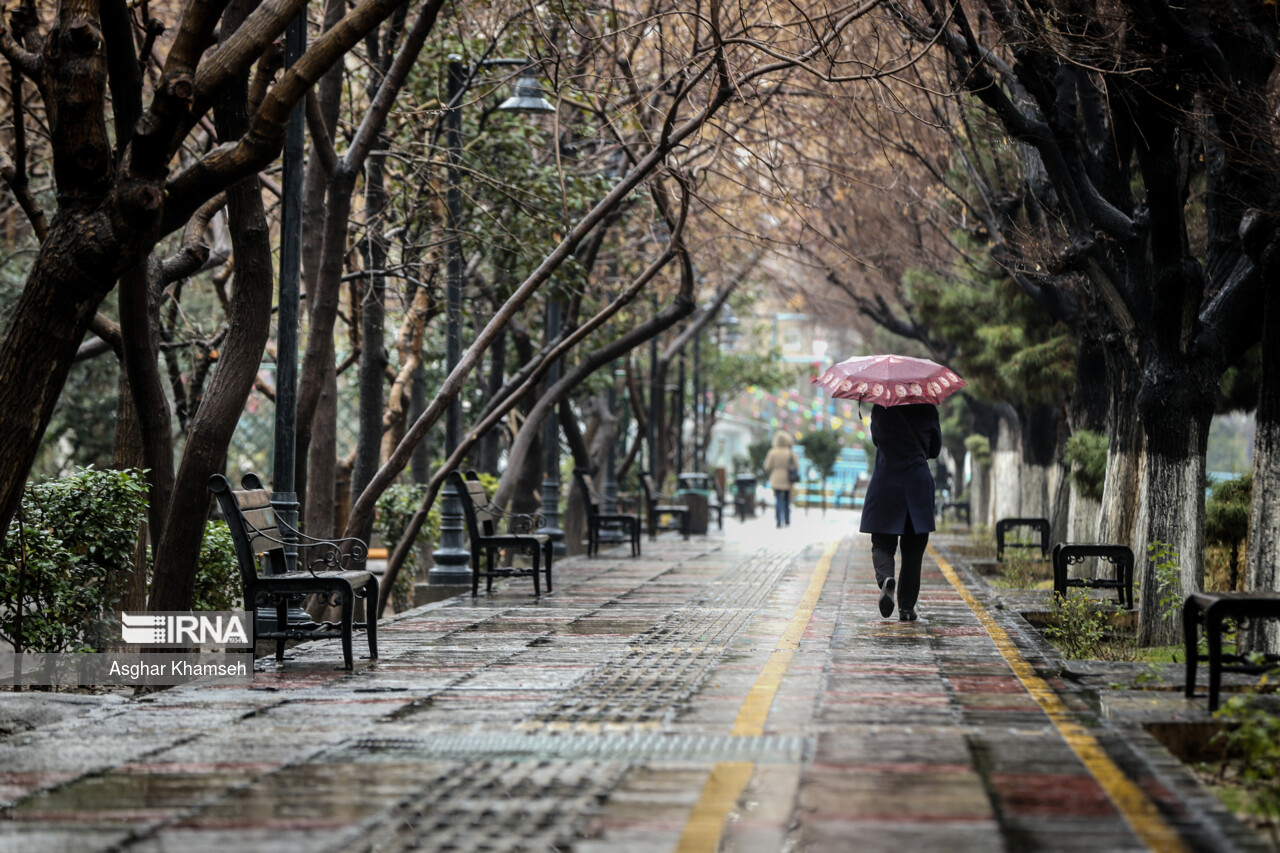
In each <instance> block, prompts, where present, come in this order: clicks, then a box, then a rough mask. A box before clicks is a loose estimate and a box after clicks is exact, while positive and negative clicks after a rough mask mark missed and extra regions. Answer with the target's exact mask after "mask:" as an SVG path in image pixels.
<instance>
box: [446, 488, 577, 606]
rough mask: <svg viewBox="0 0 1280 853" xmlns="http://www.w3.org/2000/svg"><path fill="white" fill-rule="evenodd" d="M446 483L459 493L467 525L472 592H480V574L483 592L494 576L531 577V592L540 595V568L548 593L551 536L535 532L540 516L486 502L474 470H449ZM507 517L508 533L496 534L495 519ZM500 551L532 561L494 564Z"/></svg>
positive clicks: (490, 590)
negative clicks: (524, 564)
mask: <svg viewBox="0 0 1280 853" xmlns="http://www.w3.org/2000/svg"><path fill="white" fill-rule="evenodd" d="M448 479H449V482H450V483H452V485H453V487H454V489H455V490H456V491H457V494H458V502H459V503H461V504H462V515H463V519H464V520H465V522H466V525H467V537H468V539H470V542H471V548H470V550H471V594H472V595H479V594H480V576H481V575H484V578H485V591H486V592H492V591H493V579H494V578H496V577H501V578H512V577H532V578H533V594H534V595H542V585H541V582H540V580H539V578H538V573H539V572H540V571H545V572H546V575H547V592H551V553H552V545H553V543H552V541H551V537H550V536H548V535H546V534H545V533H534V532H533V531H534V530H535V529H537V528H538V527H542V526H543V525H544V524H545V523H546V522H545V521H544V520H543V518H542V516H541V515H538V514H536V513H535V514H531V515H526V514H524V513H509V512H504V511H503V510H502V509H500V508H498V507H496V506H494V505H493V504H491V503H490V502H489V496H488V495H487V494H486V493H485V490H484V485H483V484H482V483H481V482H480V476H479V475H478V474H476V472H475V471H468V472H467V476H466V477H465V478H464V477H463V476H462V474H460V473H459V472H457V471H450V472H449V474H448ZM504 518H505V519H506V520H507V524H508V526H509V527H510V528H512V532H511V533H499V532H498V521H499V520H500V519H504ZM503 550H509V551H514V552H516V553H521V554H528V555H529V557H530V558H531V559H532V561H533V566H532V567H531V568H515V567H509V566H508V567H504V566H496V565H495V562H496V558H497V556H498V554H499V552H501V551H503ZM482 554H483V555H484V557H485V566H484V568H483V569H481V567H480V556H481V555H482Z"/></svg>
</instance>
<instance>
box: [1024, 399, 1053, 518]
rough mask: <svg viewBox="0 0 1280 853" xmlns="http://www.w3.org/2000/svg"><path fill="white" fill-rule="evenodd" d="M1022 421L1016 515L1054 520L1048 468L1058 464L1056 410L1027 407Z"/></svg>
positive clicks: (1041, 406)
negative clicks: (1017, 513) (1017, 512)
mask: <svg viewBox="0 0 1280 853" xmlns="http://www.w3.org/2000/svg"><path fill="white" fill-rule="evenodd" d="M1021 421H1022V470H1021V471H1020V476H1019V487H1020V493H1021V497H1020V499H1019V507H1018V511H1019V512H1020V513H1021V514H1022V516H1023V517H1024V518H1047V519H1049V522H1050V524H1053V523H1054V522H1055V519H1054V517H1053V512H1054V509H1053V501H1054V499H1055V497H1056V496H1054V495H1052V494H1051V493H1050V486H1051V485H1052V483H1051V474H1050V467H1051V466H1053V465H1055V464H1056V462H1057V456H1058V454H1057V449H1058V410H1057V409H1056V408H1054V407H1053V406H1046V405H1037V406H1030V407H1029V408H1028V409H1027V411H1026V413H1025V416H1024V417H1022V418H1021Z"/></svg>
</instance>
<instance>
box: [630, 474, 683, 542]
mask: <svg viewBox="0 0 1280 853" xmlns="http://www.w3.org/2000/svg"><path fill="white" fill-rule="evenodd" d="M640 487H641V488H642V489H643V490H644V509H645V516H646V518H647V520H648V527H649V538H650V539H657V538H658V517H659V516H661V515H670V516H671V517H672V519H674V520H675V522H676V524H677V525H678V527H677V528H667V529H678V530H679V531H680V535H682V536H683V537H684V538H685V539H688V538H689V508H688V507H687V506H680V505H678V504H674V503H671V501H672V500H673V498H672V497H671V496H670V495H664V494H662V493H660V492H659V491H658V487H657V486H656V485H655V484H654V482H653V476H652V475H651V474H648V473H644V474H642V475H640ZM659 501H666V502H667V503H665V504H661V503H659Z"/></svg>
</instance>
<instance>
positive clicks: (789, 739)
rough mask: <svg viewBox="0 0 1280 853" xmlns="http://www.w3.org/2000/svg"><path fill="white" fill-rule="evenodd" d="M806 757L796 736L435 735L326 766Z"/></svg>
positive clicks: (391, 741)
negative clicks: (377, 763)
mask: <svg viewBox="0 0 1280 853" xmlns="http://www.w3.org/2000/svg"><path fill="white" fill-rule="evenodd" d="M809 751H810V743H809V740H808V739H807V738H804V737H799V736H767V735H766V736H761V737H733V736H731V735H680V734H656V733H655V734H642V735H625V736H618V735H543V734H528V735H521V734H494V735H437V736H435V737H432V738H430V739H416V738H366V739H361V740H358V741H352V742H348V743H344V744H341V745H340V746H338V747H336V748H335V749H333V750H331V751H329V752H327V753H326V754H325V755H324V756H323V758H321V759H320V760H321V761H323V762H326V763H329V762H342V763H346V762H356V763H362V762H371V761H386V762H401V761H454V760H458V761H488V760H497V759H510V760H521V759H524V760H528V759H546V758H549V759H564V760H590V761H627V762H645V761H690V762H699V763H702V762H707V763H710V762H717V761H755V762H760V763H765V764H768V763H774V764H777V763H792V764H793V763H797V762H800V761H803V760H804V759H805V757H806V755H807V754H808V753H809Z"/></svg>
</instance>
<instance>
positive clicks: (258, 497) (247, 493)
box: [232, 489, 271, 509]
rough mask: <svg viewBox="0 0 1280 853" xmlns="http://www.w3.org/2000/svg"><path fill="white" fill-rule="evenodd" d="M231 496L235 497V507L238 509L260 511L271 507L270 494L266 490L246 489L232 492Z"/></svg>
mask: <svg viewBox="0 0 1280 853" xmlns="http://www.w3.org/2000/svg"><path fill="white" fill-rule="evenodd" d="M232 494H233V495H235V496H236V506H238V507H240V509H261V508H262V507H267V508H270V506H271V493H270V492H268V491H267V490H266V489H246V490H244V491H237V492H232Z"/></svg>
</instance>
